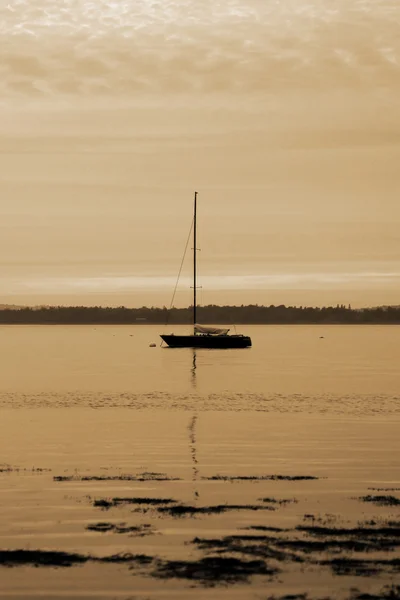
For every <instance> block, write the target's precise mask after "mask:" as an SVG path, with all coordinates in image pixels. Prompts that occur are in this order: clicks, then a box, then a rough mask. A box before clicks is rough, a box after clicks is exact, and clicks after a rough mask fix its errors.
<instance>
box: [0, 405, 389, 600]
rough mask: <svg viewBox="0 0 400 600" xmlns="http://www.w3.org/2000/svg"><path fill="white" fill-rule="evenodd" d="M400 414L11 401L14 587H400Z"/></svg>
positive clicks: (253, 594) (7, 465) (148, 593)
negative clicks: (26, 405) (19, 405)
mask: <svg viewBox="0 0 400 600" xmlns="http://www.w3.org/2000/svg"><path fill="white" fill-rule="evenodd" d="M399 424H400V418H399V417H398V415H393V414H392V415H390V416H387V417H384V416H382V415H379V416H371V415H370V416H364V417H361V416H356V415H353V416H351V415H343V416H337V415H334V414H326V415H323V414H318V415H317V414H306V413H303V414H298V413H290V411H289V412H287V413H286V414H284V415H282V414H278V413H276V412H254V411H250V412H234V411H229V410H227V411H224V412H215V411H212V410H204V409H202V405H201V403H199V410H197V411H190V410H189V411H187V410H179V409H175V410H164V411H163V410H154V409H147V410H146V409H140V410H128V409H124V408H115V409H110V408H108V409H102V410H95V409H90V408H71V409H68V408H58V409H54V408H53V409H49V408H36V409H24V410H23V409H18V410H17V409H12V408H3V409H2V420H1V433H2V435H1V438H0V457H1V461H0V462H1V463H2V464H1V467H0V493H1V505H2V512H1V517H0V564H1V566H0V570H1V571H0V572H1V582H2V586H1V591H0V596H1V597H4V598H11V597H21V598H34V597H43V598H63V597H64V598H65V597H74V598H89V597H95V598H118V599H120V598H121V599H122V598H124V599H127V598H140V599H145V598H146V599H147V598H176V597H181V598H187V597H193V598H209V597H213V598H214V597H215V598H217V597H218V598H219V597H221V598H269V597H272V596H273V597H276V598H279V597H283V596H285V595H288V594H309V597H310V598H321V597H332V598H349V597H356V593H355V592H354V591H353V592H352V591H351V590H354V589H355V588H357V589H358V590H361V591H363V592H369V593H371V594H379V593H382V592H381V590H382V589H383V587H384V586H385V585H392V584H393V585H394V584H395V583H396V581H397V582H398V581H399V570H400V551H399V548H400V479H399V471H398V449H399V442H398V431H399ZM17 550H24V552H19V553H17V552H15V551H17ZM35 566H36V567H37V568H34V567H35ZM249 584H250V585H249ZM210 586H213V589H212V591H210V589H209V587H210ZM352 594H353V595H352ZM378 597H383V596H382V595H378Z"/></svg>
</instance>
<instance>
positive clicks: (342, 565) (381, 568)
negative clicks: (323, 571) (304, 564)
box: [319, 557, 400, 577]
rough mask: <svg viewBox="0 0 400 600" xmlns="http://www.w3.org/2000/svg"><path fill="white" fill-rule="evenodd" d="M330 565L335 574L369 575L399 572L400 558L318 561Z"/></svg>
mask: <svg viewBox="0 0 400 600" xmlns="http://www.w3.org/2000/svg"><path fill="white" fill-rule="evenodd" d="M319 564H320V565H324V566H329V567H331V569H332V571H333V572H334V573H335V575H345V576H358V577H371V576H374V575H379V574H381V573H400V559H399V558H393V559H391V560H383V559H381V560H378V559H377V560H373V559H371V560H367V559H357V558H344V557H343V558H334V559H332V560H325V561H321V562H320V563H319Z"/></svg>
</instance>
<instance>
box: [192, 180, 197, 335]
mask: <svg viewBox="0 0 400 600" xmlns="http://www.w3.org/2000/svg"><path fill="white" fill-rule="evenodd" d="M196 251H197V192H195V193H194V216H193V327H194V326H195V325H196V302H197V298H196V292H197V264H196V259H197V257H196Z"/></svg>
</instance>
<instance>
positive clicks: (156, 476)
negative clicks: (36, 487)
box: [53, 472, 180, 482]
mask: <svg viewBox="0 0 400 600" xmlns="http://www.w3.org/2000/svg"><path fill="white" fill-rule="evenodd" d="M53 480H54V481H61V482H62V481H180V477H168V475H165V474H164V473H148V472H145V473H140V474H139V475H129V474H123V475H56V476H55V477H53Z"/></svg>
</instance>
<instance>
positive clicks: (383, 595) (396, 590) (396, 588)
mask: <svg viewBox="0 0 400 600" xmlns="http://www.w3.org/2000/svg"><path fill="white" fill-rule="evenodd" d="M350 600H400V585H391V586H385V587H384V588H383V589H382V590H381V591H380V592H378V594H368V593H363V592H359V591H358V590H357V591H355V592H353V594H352V595H351V597H350Z"/></svg>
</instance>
